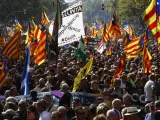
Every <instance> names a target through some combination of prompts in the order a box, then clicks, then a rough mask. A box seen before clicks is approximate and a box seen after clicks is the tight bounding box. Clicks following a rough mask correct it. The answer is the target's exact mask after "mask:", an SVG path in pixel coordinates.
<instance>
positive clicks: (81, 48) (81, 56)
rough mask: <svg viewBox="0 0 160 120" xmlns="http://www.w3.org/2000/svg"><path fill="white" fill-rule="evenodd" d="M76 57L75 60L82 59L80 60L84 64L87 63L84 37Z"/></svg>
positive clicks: (75, 54)
mask: <svg viewBox="0 0 160 120" xmlns="http://www.w3.org/2000/svg"><path fill="white" fill-rule="evenodd" d="M74 57H75V58H80V59H82V61H83V62H86V54H85V52H84V41H83V38H82V36H81V39H80V41H79V45H78V49H77V51H76V52H75V53H74Z"/></svg>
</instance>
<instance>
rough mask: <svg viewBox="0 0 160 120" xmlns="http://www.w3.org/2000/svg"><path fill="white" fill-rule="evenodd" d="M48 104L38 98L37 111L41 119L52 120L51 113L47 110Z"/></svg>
mask: <svg viewBox="0 0 160 120" xmlns="http://www.w3.org/2000/svg"><path fill="white" fill-rule="evenodd" d="M46 108H47V104H46V101H45V100H43V99H42V100H38V102H37V106H36V111H37V113H38V114H40V115H39V120H51V114H50V113H49V112H47V111H46Z"/></svg>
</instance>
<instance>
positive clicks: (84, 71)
mask: <svg viewBox="0 0 160 120" xmlns="http://www.w3.org/2000/svg"><path fill="white" fill-rule="evenodd" d="M92 63H93V57H91V58H90V59H89V61H88V63H87V64H86V65H85V66H84V67H83V68H82V69H81V70H80V71H79V73H78V75H77V76H76V78H75V80H74V85H73V90H72V92H76V90H77V89H78V88H79V85H80V82H81V80H82V79H84V78H85V77H86V76H87V75H88V73H89V72H90V70H91V67H92Z"/></svg>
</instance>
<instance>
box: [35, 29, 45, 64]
mask: <svg viewBox="0 0 160 120" xmlns="http://www.w3.org/2000/svg"><path fill="white" fill-rule="evenodd" d="M46 39H47V35H46V30H44V31H43V32H41V35H40V39H39V41H38V45H37V48H36V50H35V64H37V65H41V64H42V63H44V61H45V59H46Z"/></svg>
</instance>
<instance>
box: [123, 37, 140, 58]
mask: <svg viewBox="0 0 160 120" xmlns="http://www.w3.org/2000/svg"><path fill="white" fill-rule="evenodd" d="M139 42H140V37H137V38H135V39H133V40H132V41H131V42H130V43H128V44H127V45H126V46H125V47H124V50H125V53H126V57H127V58H128V59H130V58H135V57H137V55H138V54H139V53H140V52H141V51H142V48H141V46H140V45H139Z"/></svg>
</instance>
